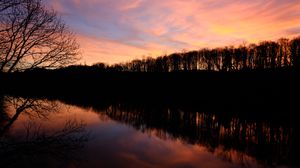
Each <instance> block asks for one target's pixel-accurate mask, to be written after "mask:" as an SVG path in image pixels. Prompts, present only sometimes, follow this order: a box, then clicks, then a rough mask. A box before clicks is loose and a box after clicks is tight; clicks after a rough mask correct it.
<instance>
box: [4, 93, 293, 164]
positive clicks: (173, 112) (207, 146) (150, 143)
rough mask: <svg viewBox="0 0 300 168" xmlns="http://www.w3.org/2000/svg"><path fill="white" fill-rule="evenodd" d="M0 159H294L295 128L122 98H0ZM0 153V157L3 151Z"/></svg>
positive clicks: (120, 161) (87, 161)
mask: <svg viewBox="0 0 300 168" xmlns="http://www.w3.org/2000/svg"><path fill="white" fill-rule="evenodd" d="M1 114H2V116H1V142H2V146H1V156H2V159H0V160H1V161H2V163H3V164H2V165H1V167H2V166H3V167H19V166H20V165H22V166H25V167H26V166H33V167H40V166H43V167H146V168H147V167H228V168H229V167H230V168H231V167H296V166H297V165H298V163H299V162H297V154H299V129H298V128H296V127H295V126H294V125H289V124H285V123H280V122H279V123H278V122H272V121H268V120H264V119H257V118H247V117H246V118H243V117H238V116H234V115H231V116H230V115H228V116H227V115H225V116H224V115H220V114H218V113H212V112H201V111H192V110H183V109H178V108H171V107H170V108H169V107H166V106H163V107H162V106H157V107H154V106H153V107H146V106H142V105H134V106H132V105H128V104H126V103H123V104H122V103H114V104H108V105H106V106H104V107H96V106H92V105H91V106H83V105H81V104H73V105H70V104H66V103H63V102H62V101H58V100H51V101H50V100H43V99H29V98H27V99H26V98H14V97H9V96H3V97H2V98H1ZM3 156H4V157H3Z"/></svg>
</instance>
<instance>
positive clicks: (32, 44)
mask: <svg viewBox="0 0 300 168" xmlns="http://www.w3.org/2000/svg"><path fill="white" fill-rule="evenodd" d="M78 48H79V46H78V44H77V43H76V40H75V36H74V34H73V33H72V32H71V31H70V30H69V29H68V28H67V26H66V25H65V23H64V22H63V21H62V20H61V19H60V18H59V17H58V15H57V13H56V12H55V11H53V10H48V9H46V7H45V6H44V5H43V4H42V2H41V0H13V1H7V0H1V2H0V72H13V71H23V70H27V69H33V68H55V67H61V66H64V65H68V64H71V63H74V62H75V61H76V60H77V59H78V57H77V55H78Z"/></svg>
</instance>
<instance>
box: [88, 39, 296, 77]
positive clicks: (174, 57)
mask: <svg viewBox="0 0 300 168" xmlns="http://www.w3.org/2000/svg"><path fill="white" fill-rule="evenodd" d="M299 66H300V36H299V37H296V38H293V39H291V40H290V39H287V38H281V39H279V40H278V41H276V42H275V41H262V42H260V43H259V44H249V45H245V44H244V45H240V46H238V47H233V46H230V47H223V48H213V49H208V48H203V49H201V50H198V51H189V52H181V53H173V54H170V55H165V56H160V57H157V58H151V57H148V58H145V59H135V60H133V61H131V62H126V63H120V64H114V65H106V64H104V63H96V64H94V65H93V67H97V68H99V69H107V70H114V71H129V72H173V71H197V70H208V71H237V70H247V69H267V68H268V69H275V68H281V67H299Z"/></svg>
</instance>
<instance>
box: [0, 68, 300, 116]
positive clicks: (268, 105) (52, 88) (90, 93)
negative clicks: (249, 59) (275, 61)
mask: <svg viewBox="0 0 300 168" xmlns="http://www.w3.org/2000/svg"><path fill="white" fill-rule="evenodd" d="M299 72H300V71H299V70H298V69H292V68H285V69H283V68H282V69H277V70H276V69H275V70H271V69H269V70H268V69H265V70H251V71H237V72H215V71H190V72H180V71H179V72H168V73H149V72H147V73H146V72H102V71H83V70H78V71H68V70H67V69H58V70H35V71H29V72H20V73H12V74H2V75H1V81H2V82H1V83H2V87H1V91H0V92H2V94H8V95H15V96H23V97H38V98H47V99H61V100H72V101H75V102H76V101H78V102H79V103H81V102H83V103H84V102H85V100H89V101H92V102H96V101H97V102H102V104H105V102H107V103H108V104H110V103H111V102H113V103H117V102H128V103H137V104H149V105H151V104H153V105H155V104H157V105H168V106H185V107H189V108H194V107H196V106H201V109H203V110H211V111H241V110H243V111H245V112H247V111H248V112H252V113H255V112H258V113H260V112H262V111H263V112H264V113H273V111H275V112H276V111H287V112H290V111H291V112H292V113H294V112H297V109H299V105H298V103H299V95H300V87H299V86H300V82H299V81H300V75H299V74H300V73H299Z"/></svg>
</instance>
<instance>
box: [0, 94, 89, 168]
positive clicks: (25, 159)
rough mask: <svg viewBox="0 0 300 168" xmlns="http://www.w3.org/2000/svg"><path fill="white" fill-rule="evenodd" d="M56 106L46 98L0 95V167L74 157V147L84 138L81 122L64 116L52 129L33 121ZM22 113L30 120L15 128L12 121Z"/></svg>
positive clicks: (50, 164)
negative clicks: (60, 123)
mask: <svg viewBox="0 0 300 168" xmlns="http://www.w3.org/2000/svg"><path fill="white" fill-rule="evenodd" d="M58 107H59V105H58V103H56V102H52V101H47V100H41V99H31V98H19V97H8V96H3V97H1V96H0V109H1V110H0V114H1V118H0V123H1V126H0V163H1V167H61V166H63V165H64V164H66V163H68V164H70V161H72V160H76V159H78V157H77V152H78V150H79V149H81V148H83V145H84V142H86V141H87V140H88V133H87V132H86V130H85V126H86V125H85V124H84V123H83V122H79V121H77V120H71V119H70V120H66V121H65V123H64V125H63V126H62V127H61V128H59V129H54V130H49V128H45V127H43V124H42V123H38V122H35V119H37V118H38V119H42V120H45V119H47V118H48V116H49V115H50V114H53V113H57V112H59V110H58ZM22 115H26V116H27V117H29V118H30V120H26V122H24V123H23V127H20V125H19V128H18V129H19V130H17V129H16V128H15V127H14V126H15V122H16V121H17V120H18V119H20V118H22ZM11 129H13V130H11Z"/></svg>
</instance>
